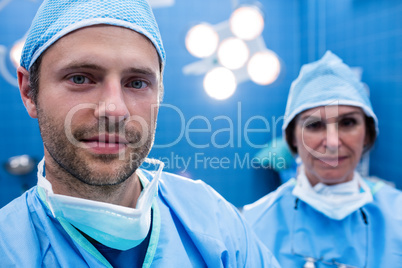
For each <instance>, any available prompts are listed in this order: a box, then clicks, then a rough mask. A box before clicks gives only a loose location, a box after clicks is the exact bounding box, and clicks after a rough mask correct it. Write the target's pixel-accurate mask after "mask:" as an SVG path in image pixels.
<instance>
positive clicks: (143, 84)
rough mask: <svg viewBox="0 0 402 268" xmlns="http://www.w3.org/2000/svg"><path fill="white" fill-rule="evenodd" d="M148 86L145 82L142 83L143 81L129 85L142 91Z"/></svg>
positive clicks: (132, 82) (136, 81) (135, 81)
mask: <svg viewBox="0 0 402 268" xmlns="http://www.w3.org/2000/svg"><path fill="white" fill-rule="evenodd" d="M146 86H148V85H147V83H145V82H144V81H141V80H134V81H131V82H130V83H129V87H132V88H136V89H141V88H144V87H146Z"/></svg>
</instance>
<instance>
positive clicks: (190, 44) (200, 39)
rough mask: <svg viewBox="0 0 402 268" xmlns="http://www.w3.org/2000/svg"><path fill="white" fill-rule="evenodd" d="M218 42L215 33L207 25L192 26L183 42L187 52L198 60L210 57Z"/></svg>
mask: <svg viewBox="0 0 402 268" xmlns="http://www.w3.org/2000/svg"><path fill="white" fill-rule="evenodd" d="M218 42H219V36H218V34H217V32H216V31H215V29H214V28H213V27H212V26H211V25H209V24H207V23H201V24H198V25H195V26H193V27H192V28H191V29H190V30H189V31H188V32H187V35H186V40H185V43H186V48H187V50H188V52H190V54H191V55H193V56H195V57H198V58H206V57H208V56H211V55H212V54H213V53H214V52H215V51H216V47H217V46H218Z"/></svg>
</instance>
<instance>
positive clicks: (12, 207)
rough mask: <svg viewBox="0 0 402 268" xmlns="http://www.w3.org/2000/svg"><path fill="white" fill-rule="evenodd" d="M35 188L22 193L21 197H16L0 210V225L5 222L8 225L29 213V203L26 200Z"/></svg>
mask: <svg viewBox="0 0 402 268" xmlns="http://www.w3.org/2000/svg"><path fill="white" fill-rule="evenodd" d="M35 188H36V187H34V188H32V189H30V190H28V191H27V192H25V193H23V194H22V195H21V196H19V197H17V198H16V199H14V200H13V201H11V202H10V203H8V204H7V205H6V206H4V207H3V208H1V209H0V224H1V226H4V225H3V222H7V225H9V224H10V221H13V220H17V221H18V220H19V219H21V217H24V216H26V215H27V212H28V211H29V207H28V206H29V205H28V203H29V201H28V198H29V197H30V195H31V194H32V191H34V189H35Z"/></svg>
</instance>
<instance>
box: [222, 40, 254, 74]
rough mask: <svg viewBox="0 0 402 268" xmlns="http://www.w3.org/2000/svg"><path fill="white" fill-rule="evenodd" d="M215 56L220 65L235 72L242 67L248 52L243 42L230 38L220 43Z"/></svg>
mask: <svg viewBox="0 0 402 268" xmlns="http://www.w3.org/2000/svg"><path fill="white" fill-rule="evenodd" d="M217 54H218V60H219V62H220V64H222V65H223V66H224V67H226V68H228V69H231V70H235V69H239V68H241V67H243V66H244V64H245V63H246V62H247V60H248V57H249V55H250V52H249V49H248V47H247V45H246V43H245V42H244V41H243V40H241V39H239V38H234V37H230V38H227V39H225V40H223V41H222V43H221V44H220V45H219V48H218V53H217Z"/></svg>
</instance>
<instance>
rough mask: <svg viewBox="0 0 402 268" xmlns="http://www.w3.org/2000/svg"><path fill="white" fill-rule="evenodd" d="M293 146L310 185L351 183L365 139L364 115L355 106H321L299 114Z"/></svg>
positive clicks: (366, 139)
mask: <svg viewBox="0 0 402 268" xmlns="http://www.w3.org/2000/svg"><path fill="white" fill-rule="evenodd" d="M294 133H295V135H294V140H293V142H294V145H295V146H296V147H297V151H298V154H299V156H300V158H301V159H302V161H303V164H304V167H305V172H306V175H307V178H308V179H309V181H310V183H311V185H313V186H314V185H315V184H317V183H319V182H321V183H324V184H328V185H331V184H337V183H342V182H346V181H350V180H352V178H353V172H354V169H355V168H356V166H357V164H358V162H359V161H360V158H361V155H362V152H363V148H364V146H365V145H366V143H367V141H368V138H367V136H366V126H365V115H364V113H363V111H362V110H361V109H360V108H358V107H354V106H337V105H334V106H321V107H316V108H313V109H310V110H307V111H304V112H302V113H300V114H299V115H298V117H297V119H296V125H295V132H294Z"/></svg>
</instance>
